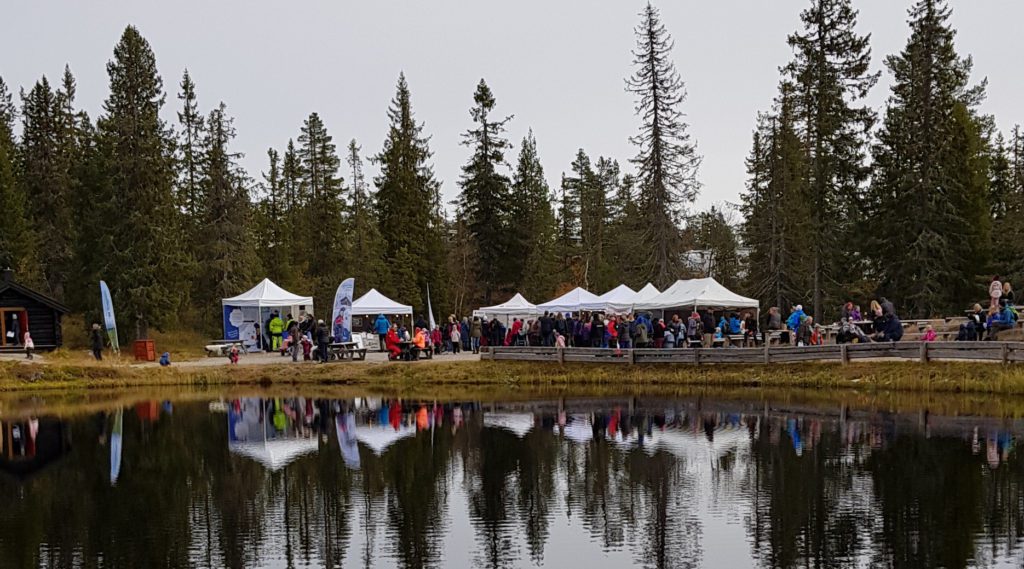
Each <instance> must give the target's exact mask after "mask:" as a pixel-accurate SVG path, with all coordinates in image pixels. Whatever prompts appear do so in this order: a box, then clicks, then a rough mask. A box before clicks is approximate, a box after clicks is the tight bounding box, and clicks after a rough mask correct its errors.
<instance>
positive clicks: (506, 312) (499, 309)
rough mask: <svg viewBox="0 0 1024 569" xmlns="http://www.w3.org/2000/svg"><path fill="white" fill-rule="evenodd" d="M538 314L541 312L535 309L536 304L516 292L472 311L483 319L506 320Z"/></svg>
mask: <svg viewBox="0 0 1024 569" xmlns="http://www.w3.org/2000/svg"><path fill="white" fill-rule="evenodd" d="M538 314H542V312H539V311H538V310H537V305H536V304H533V303H532V302H530V301H528V300H526V299H525V298H523V295H521V294H519V293H518V292H517V293H516V295H515V296H513V297H512V298H510V299H508V300H507V301H505V302H502V303H501V304H495V305H494V306H485V307H483V308H481V309H480V310H476V311H474V312H473V315H474V316H480V317H482V318H484V319H485V320H490V319H492V318H501V319H504V320H505V321H506V322H507V321H508V320H509V319H511V318H519V319H524V318H532V317H534V316H537V315H538Z"/></svg>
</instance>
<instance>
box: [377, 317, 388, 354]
mask: <svg viewBox="0 0 1024 569" xmlns="http://www.w3.org/2000/svg"><path fill="white" fill-rule="evenodd" d="M373 329H374V331H376V332H377V339H378V340H379V341H380V351H382V352H383V351H384V350H385V346H384V344H385V339H387V336H388V330H391V323H390V322H388V319H387V317H386V316H384V315H383V314H379V315H377V320H376V322H374V323H373Z"/></svg>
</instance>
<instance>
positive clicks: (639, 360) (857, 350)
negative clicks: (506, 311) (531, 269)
mask: <svg viewBox="0 0 1024 569" xmlns="http://www.w3.org/2000/svg"><path fill="white" fill-rule="evenodd" d="M480 358H481V359H483V360H498V361H529V362H553V363H566V362H587V363H597V364H623V365H636V364H691V365H705V364H745V365H752V364H761V365H765V364H788V363H799V362H810V361H813V362H839V363H843V364H847V363H850V362H851V361H855V360H865V359H897V360H906V361H916V362H929V361H965V360H971V361H986V362H995V363H1004V364H1006V363H1018V362H1024V342H874V343H871V344H841V345H835V344H827V345H824V346H801V347H796V346H764V347H760V348H678V349H634V350H618V349H611V348H609V349H604V348H564V349H559V348H546V347H534V346H529V347H527V346H523V347H511V346H509V347H505V346H500V347H487V348H481V353H480Z"/></svg>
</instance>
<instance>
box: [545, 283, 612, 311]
mask: <svg viewBox="0 0 1024 569" xmlns="http://www.w3.org/2000/svg"><path fill="white" fill-rule="evenodd" d="M595 302H598V299H597V295H596V294H594V293H592V292H590V291H587V290H584V289H582V288H580V287H576V288H574V289H572V290H570V291H569V292H567V293H565V294H563V295H562V296H560V297H558V298H556V299H554V300H551V301H548V302H545V303H544V304H538V305H537V310H538V311H540V312H579V311H581V310H588V309H587V308H584V306H586V305H588V304H593V303H595Z"/></svg>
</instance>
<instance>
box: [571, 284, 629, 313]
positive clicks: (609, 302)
mask: <svg viewBox="0 0 1024 569" xmlns="http://www.w3.org/2000/svg"><path fill="white" fill-rule="evenodd" d="M634 303H636V291H635V290H633V289H631V288H629V287H628V286H626V285H619V286H617V287H615V288H613V289H612V290H610V291H608V292H606V293H604V294H602V295H601V296H599V297H597V300H596V301H594V302H587V303H584V304H583V310H596V311H600V312H605V313H608V314H626V313H629V312H632V311H633V304H634Z"/></svg>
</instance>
